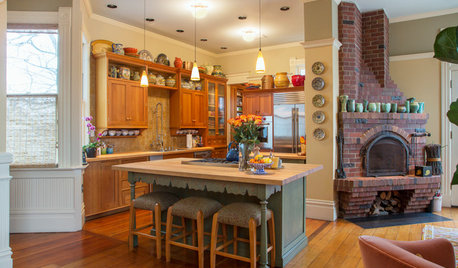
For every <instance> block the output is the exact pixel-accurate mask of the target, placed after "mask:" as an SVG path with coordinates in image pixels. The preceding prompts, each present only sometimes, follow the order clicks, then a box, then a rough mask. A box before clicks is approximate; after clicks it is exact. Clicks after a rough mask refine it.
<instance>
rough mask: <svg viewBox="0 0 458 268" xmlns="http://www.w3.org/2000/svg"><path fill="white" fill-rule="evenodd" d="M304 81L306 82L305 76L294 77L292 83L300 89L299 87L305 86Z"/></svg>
mask: <svg viewBox="0 0 458 268" xmlns="http://www.w3.org/2000/svg"><path fill="white" fill-rule="evenodd" d="M304 80H305V75H298V74H297V75H293V76H291V83H292V84H293V86H295V87H298V86H303V85H304Z"/></svg>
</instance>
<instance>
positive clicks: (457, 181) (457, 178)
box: [451, 165, 458, 185]
mask: <svg viewBox="0 0 458 268" xmlns="http://www.w3.org/2000/svg"><path fill="white" fill-rule="evenodd" d="M457 184H458V165H456V170H455V174H453V178H452V183H451V185H457Z"/></svg>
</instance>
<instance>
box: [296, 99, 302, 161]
mask: <svg viewBox="0 0 458 268" xmlns="http://www.w3.org/2000/svg"><path fill="white" fill-rule="evenodd" d="M299 133H300V131H299V108H296V153H299V152H300V138H301V137H300V135H299Z"/></svg>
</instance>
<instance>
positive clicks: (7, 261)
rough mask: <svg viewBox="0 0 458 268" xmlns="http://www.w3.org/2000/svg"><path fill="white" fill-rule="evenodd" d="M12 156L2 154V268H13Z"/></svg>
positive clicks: (0, 247) (0, 248)
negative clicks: (11, 223)
mask: <svg viewBox="0 0 458 268" xmlns="http://www.w3.org/2000/svg"><path fill="white" fill-rule="evenodd" d="M12 160H13V158H12V156H11V154H9V153H4V152H0V267H5V268H9V267H13V260H12V259H11V254H12V251H11V248H10V231H9V228H10V221H9V216H10V206H9V201H10V180H11V176H10V171H9V164H10V163H11V162H12Z"/></svg>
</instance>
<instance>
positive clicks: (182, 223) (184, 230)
mask: <svg viewBox="0 0 458 268" xmlns="http://www.w3.org/2000/svg"><path fill="white" fill-rule="evenodd" d="M181 226H182V227H183V234H186V220H185V219H184V217H181ZM186 238H187V237H186V235H184V236H183V243H185V244H186V243H187V241H186Z"/></svg>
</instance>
